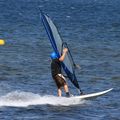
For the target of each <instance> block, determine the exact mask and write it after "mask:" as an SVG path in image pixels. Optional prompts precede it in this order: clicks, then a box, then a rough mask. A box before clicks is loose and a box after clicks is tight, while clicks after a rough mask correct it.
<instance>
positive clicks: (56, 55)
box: [50, 52, 59, 59]
mask: <svg viewBox="0 0 120 120" xmlns="http://www.w3.org/2000/svg"><path fill="white" fill-rule="evenodd" d="M50 57H51V59H57V58H59V57H58V54H57V53H56V52H52V53H51V55H50Z"/></svg>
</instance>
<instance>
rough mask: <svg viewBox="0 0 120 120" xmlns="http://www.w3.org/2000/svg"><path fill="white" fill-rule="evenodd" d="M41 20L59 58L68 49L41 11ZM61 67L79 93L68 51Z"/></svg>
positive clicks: (73, 65)
mask: <svg viewBox="0 0 120 120" xmlns="http://www.w3.org/2000/svg"><path fill="white" fill-rule="evenodd" d="M41 20H42V23H43V25H44V28H45V30H46V32H47V35H48V38H49V40H50V42H51V45H52V47H53V49H54V51H55V52H57V54H58V55H59V56H61V54H62V50H63V48H65V47H67V48H68V46H67V43H65V42H63V40H62V39H61V37H60V35H59V32H58V30H57V28H56V26H55V25H54V23H53V22H52V20H51V19H50V18H49V17H48V16H47V15H46V14H44V13H43V12H42V11H41ZM62 67H63V70H64V71H65V73H66V74H67V77H68V78H69V79H70V80H71V82H72V83H73V84H74V86H75V87H76V88H77V89H78V90H79V91H81V90H80V87H79V84H78V81H77V78H76V76H75V70H74V67H75V64H74V61H73V58H72V56H71V53H70V50H68V52H67V54H66V56H65V59H64V61H63V62H62Z"/></svg>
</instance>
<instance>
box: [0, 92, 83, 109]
mask: <svg viewBox="0 0 120 120" xmlns="http://www.w3.org/2000/svg"><path fill="white" fill-rule="evenodd" d="M82 103H84V101H83V100H80V99H76V98H74V97H71V98H66V97H56V96H52V95H44V96H41V95H39V94H34V93H30V92H21V91H14V92H10V93H8V94H6V95H5V96H2V97H0V107H2V106H11V107H28V106H30V105H45V104H49V105H54V106H70V105H77V104H82Z"/></svg>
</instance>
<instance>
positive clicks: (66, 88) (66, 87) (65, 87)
mask: <svg viewBox="0 0 120 120" xmlns="http://www.w3.org/2000/svg"><path fill="white" fill-rule="evenodd" d="M64 91H65V92H69V90H68V85H67V84H65V85H64Z"/></svg>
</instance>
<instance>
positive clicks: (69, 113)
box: [0, 0, 120, 120]
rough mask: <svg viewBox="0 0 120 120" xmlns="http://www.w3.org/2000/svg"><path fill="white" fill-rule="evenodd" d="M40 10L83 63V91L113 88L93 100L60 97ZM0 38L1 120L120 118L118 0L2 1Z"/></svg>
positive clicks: (79, 72) (102, 119)
mask: <svg viewBox="0 0 120 120" xmlns="http://www.w3.org/2000/svg"><path fill="white" fill-rule="evenodd" d="M39 8H40V9H41V10H43V11H44V12H45V13H47V14H48V15H49V16H50V17H51V19H52V20H53V21H54V23H55V24H56V26H57V28H58V29H59V32H60V34H61V36H62V39H63V40H64V41H65V42H67V43H68V45H69V47H70V49H71V53H72V54H73V58H74V60H75V62H76V63H77V64H79V65H80V66H81V69H80V70H79V69H78V70H76V76H77V78H78V82H79V84H80V86H81V89H82V90H83V91H84V93H93V92H99V91H102V90H106V89H109V88H114V89H113V90H112V91H111V92H109V93H108V94H106V95H104V96H101V97H99V98H96V99H93V100H75V99H67V98H64V97H62V98H58V97H56V96H57V89H56V86H55V83H54V81H53V80H52V77H51V73H50V58H49V55H50V53H51V52H52V51H53V50H52V48H51V45H50V42H49V40H48V38H47V34H46V32H45V30H44V27H43V25H42V23H41V20H40V15H39ZM0 39H4V40H5V42H6V43H5V45H4V46H0V120H47V119H49V120H61V119H63V120H120V116H119V111H120V94H119V93H120V1H119V0H109V1H108V0H69V1H67V0H0ZM68 84H69V88H70V91H71V92H72V94H75V95H76V94H77V90H76V89H75V87H74V86H73V85H72V84H71V83H70V81H68ZM63 95H64V92H63Z"/></svg>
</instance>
